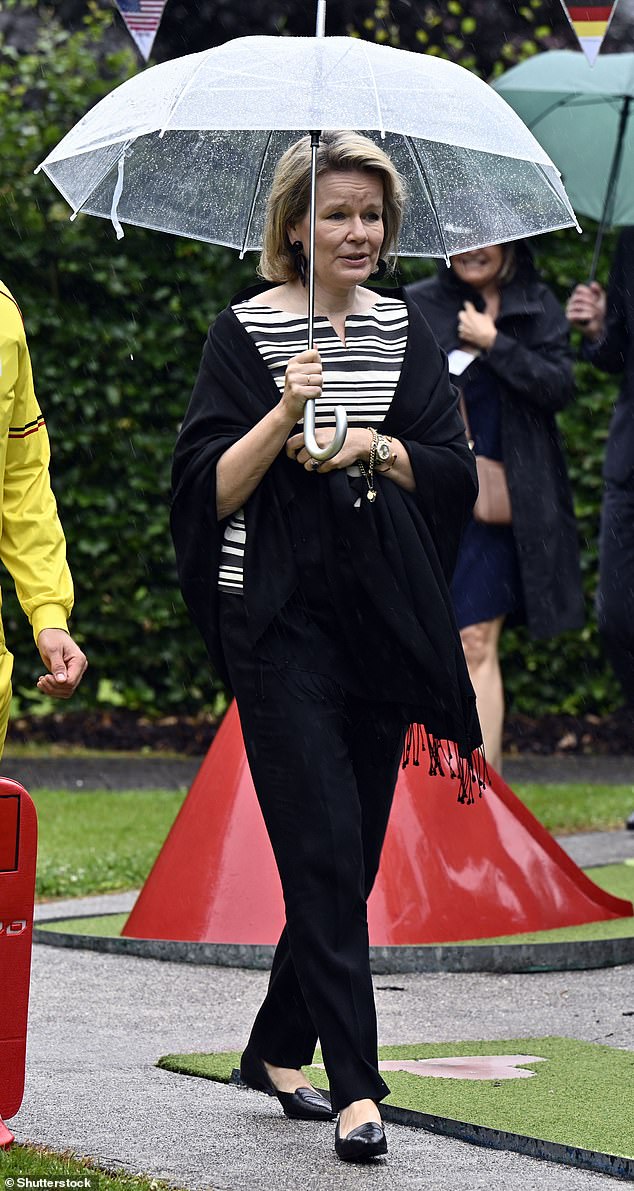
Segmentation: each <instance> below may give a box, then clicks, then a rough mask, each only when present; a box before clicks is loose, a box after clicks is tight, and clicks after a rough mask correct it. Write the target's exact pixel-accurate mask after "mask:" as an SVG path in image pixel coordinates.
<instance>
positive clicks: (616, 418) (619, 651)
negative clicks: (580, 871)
mask: <svg viewBox="0 0 634 1191" xmlns="http://www.w3.org/2000/svg"><path fill="white" fill-rule="evenodd" d="M633 287H634V227H628V228H625V229H624V230H623V231H622V232H621V235H620V236H619V240H618V244H617V248H616V253H615V256H614V261H613V264H612V272H611V275H610V282H609V287H608V292H607V296H606V293H605V291H604V290H603V289H602V287H601V286H600V285H599V284H598V282H596V281H593V282H592V284H591V285H578V286H577V288H576V289H575V291H574V293H573V294H572V295H571V297H570V299H569V301H568V305H567V307H566V313H567V315H568V318H569V320H570V322H571V323H572V325H573V326H575V327H578V328H579V330H580V331H581V333H582V334H583V336H584V340H585V342H584V345H583V350H582V354H583V357H584V358H585V359H586V360H589V361H590V363H592V364H594V365H596V367H597V368H601V369H602V371H604V372H614V373H622V374H623V381H622V384H621V391H620V393H619V396H618V400H617V403H616V406H615V408H614V413H613V415H612V421H611V423H610V432H609V435H608V442H607V448H606V453H605V461H604V465H603V478H604V480H605V491H604V497H603V506H602V509H601V532H600V538H599V586H598V590H597V618H598V623H599V631H600V633H601V636H602V638H603V642H604V646H605V651H606V654H607V656H608V658H609V660H610V662H611V664H612V667H613V669H614V672H615V674H616V676H617V678H618V679H619V681H620V683H621V686H622V688H623V692H624V694H625V698H626V700H627V702H628V704H629V705H631V706H633V707H634V288H633ZM632 826H633V827H634V816H633V817H632Z"/></svg>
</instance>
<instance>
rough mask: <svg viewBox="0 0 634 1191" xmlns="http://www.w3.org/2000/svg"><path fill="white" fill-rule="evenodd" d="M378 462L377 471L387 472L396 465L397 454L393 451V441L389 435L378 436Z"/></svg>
mask: <svg viewBox="0 0 634 1191" xmlns="http://www.w3.org/2000/svg"><path fill="white" fill-rule="evenodd" d="M376 462H377V469H378V470H385V471H387V470H388V469H389V468H390V467H393V466H394V464H395V463H396V454H395V452H394V451H393V450H392V439H391V437H390V436H389V435H386V434H377V444H376ZM386 464H387V465H388V466H387V467H386Z"/></svg>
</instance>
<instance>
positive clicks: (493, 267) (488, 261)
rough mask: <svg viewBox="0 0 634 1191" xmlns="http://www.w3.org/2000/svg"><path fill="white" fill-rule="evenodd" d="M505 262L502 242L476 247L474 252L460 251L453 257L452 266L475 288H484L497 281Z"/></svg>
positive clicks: (460, 276)
mask: <svg viewBox="0 0 634 1191" xmlns="http://www.w3.org/2000/svg"><path fill="white" fill-rule="evenodd" d="M503 264H504V249H503V248H502V246H501V245H500V244H490V245H489V246H488V247H487V248H474V250H473V252H459V253H458V255H457V256H452V258H451V267H452V269H453V271H454V273H455V274H456V276H457V277H458V278H459V279H460V281H464V282H465V283H466V284H467V285H471V286H473V288H474V289H484V287H485V286H486V285H490V284H491V282H492V281H495V279H496V277H497V276H498V274H499V272H500V270H501V268H502V265H503Z"/></svg>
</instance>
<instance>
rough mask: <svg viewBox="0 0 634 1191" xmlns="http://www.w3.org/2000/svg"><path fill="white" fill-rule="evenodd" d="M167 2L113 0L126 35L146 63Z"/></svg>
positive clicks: (154, 0)
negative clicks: (124, 26)
mask: <svg viewBox="0 0 634 1191" xmlns="http://www.w3.org/2000/svg"><path fill="white" fill-rule="evenodd" d="M166 3H167V0H115V4H116V6H117V8H118V9H119V12H120V13H121V16H122V17H123V19H124V21H125V23H126V25H127V27H128V33H129V34H130V36H131V37H133V38H134V40H135V42H136V44H137V46H138V49H139V51H140V53H141V54H142V55H143V57H144V58H145V61H146V62H147V60H148V58H149V56H150V54H151V52H152V46H153V44H154V38H155V37H156V31H157V29H158V27H159V25H160V23H161V17H162V16H163V9H164V8H165V5H166Z"/></svg>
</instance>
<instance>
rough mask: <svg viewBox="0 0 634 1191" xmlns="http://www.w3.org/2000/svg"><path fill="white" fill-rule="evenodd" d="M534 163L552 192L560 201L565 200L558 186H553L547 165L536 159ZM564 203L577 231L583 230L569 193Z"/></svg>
mask: <svg viewBox="0 0 634 1191" xmlns="http://www.w3.org/2000/svg"><path fill="white" fill-rule="evenodd" d="M532 164H533V165H534V166H535V168H536V169H537V170H539V172H540V174H541V176H542V178H543V179H544V181H545V182H546V184H547V186H548V187H549V188H550V190H551V191H552V193H553V194H554V195H556V196H557V198H558V199H559V202H563V201H564V200H563V199H562V197H561V195H560V193H559V191H558V190H557V187H556V186H553V182H552V178H549V177H548V174H547V173H546V167H545V166H543V165H542V164H541V162H539V161H534V162H533V163H532ZM559 177H560V178H561V174H560V175H559ZM564 193H565V191H564ZM564 205H565V206H566V207H567V209H568V210H569V211H570V214H571V215H572V218H573V220H574V225H575V227H576V229H577V231H578V232H581V228H580V227H579V220H578V219H577V216H576V215H575V212H574V210H573V207H572V204H571V202H570V199H569V198H568V195H566V200H565V203H564Z"/></svg>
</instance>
